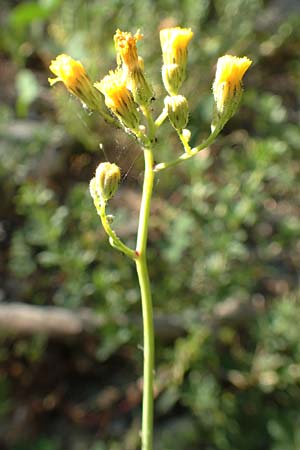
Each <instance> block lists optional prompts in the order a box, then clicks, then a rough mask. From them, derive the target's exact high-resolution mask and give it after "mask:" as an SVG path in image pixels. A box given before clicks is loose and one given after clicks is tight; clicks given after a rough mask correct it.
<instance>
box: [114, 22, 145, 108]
mask: <svg viewBox="0 0 300 450" xmlns="http://www.w3.org/2000/svg"><path fill="white" fill-rule="evenodd" d="M142 38H143V35H142V34H140V33H139V32H137V33H136V34H135V35H134V36H132V34H131V33H127V32H124V31H121V30H117V31H116V34H115V36H114V41H115V47H116V51H117V62H118V64H119V65H120V64H122V72H123V77H124V80H125V81H126V86H127V88H128V89H129V90H130V91H131V92H132V95H133V98H134V100H135V101H136V103H138V104H139V105H146V104H148V103H149V101H150V100H151V98H152V97H153V92H152V89H151V87H150V86H149V84H148V83H147V81H146V78H145V75H144V67H143V61H142V60H141V58H140V57H139V56H138V52H137V48H136V43H137V42H138V41H139V40H141V39H142Z"/></svg>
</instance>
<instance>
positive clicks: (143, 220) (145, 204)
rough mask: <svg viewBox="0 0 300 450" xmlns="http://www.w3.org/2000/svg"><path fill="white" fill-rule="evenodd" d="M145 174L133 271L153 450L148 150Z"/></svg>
mask: <svg viewBox="0 0 300 450" xmlns="http://www.w3.org/2000/svg"><path fill="white" fill-rule="evenodd" d="M144 158H145V174H144V184H143V194H142V202H141V209H140V218H139V227H138V235H137V246H136V255H137V257H136V260H135V262H136V270H137V274H138V279H139V284H140V289H141V298H142V313H143V331H144V345H143V347H144V383H143V417H142V450H152V449H153V379H154V326H153V312H152V298H151V288H150V281H149V275H148V267H147V238H148V224H149V215H150V203H151V197H152V190H153V181H154V172H153V154H152V150H151V149H150V148H144Z"/></svg>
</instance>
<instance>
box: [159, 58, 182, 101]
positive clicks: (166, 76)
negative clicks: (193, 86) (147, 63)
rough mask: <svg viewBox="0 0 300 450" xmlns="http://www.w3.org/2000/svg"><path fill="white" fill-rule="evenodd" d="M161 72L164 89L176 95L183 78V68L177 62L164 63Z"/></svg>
mask: <svg viewBox="0 0 300 450" xmlns="http://www.w3.org/2000/svg"><path fill="white" fill-rule="evenodd" d="M161 73H162V79H163V83H164V86H165V89H166V91H167V92H168V93H169V94H170V95H177V94H178V91H179V89H180V87H181V85H182V83H183V81H184V79H185V70H183V69H182V67H180V66H179V65H178V64H164V65H163V66H162V69H161Z"/></svg>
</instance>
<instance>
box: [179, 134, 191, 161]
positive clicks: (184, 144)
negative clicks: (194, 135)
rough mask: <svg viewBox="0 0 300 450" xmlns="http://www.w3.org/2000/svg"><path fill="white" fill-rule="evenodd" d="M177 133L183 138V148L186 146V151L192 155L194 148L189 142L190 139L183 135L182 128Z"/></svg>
mask: <svg viewBox="0 0 300 450" xmlns="http://www.w3.org/2000/svg"><path fill="white" fill-rule="evenodd" d="M177 134H178V136H179V139H180V140H181V143H182V145H183V148H184V150H185V152H186V153H187V154H188V155H190V154H191V151H192V149H191V147H190V145H189V143H188V140H187V139H186V138H185V136H184V135H183V133H182V130H180V131H177Z"/></svg>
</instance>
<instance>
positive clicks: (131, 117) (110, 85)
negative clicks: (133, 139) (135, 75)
mask: <svg viewBox="0 0 300 450" xmlns="http://www.w3.org/2000/svg"><path fill="white" fill-rule="evenodd" d="M94 86H95V87H96V88H97V89H98V90H99V91H100V92H102V94H104V97H105V103H106V106H107V107H108V108H109V109H110V110H111V111H112V112H113V113H114V114H115V115H116V116H117V117H118V119H119V120H120V121H121V123H122V124H123V125H124V126H125V127H126V128H129V129H131V130H137V129H138V126H139V115H138V111H137V108H136V104H135V102H134V99H133V96H132V93H131V92H130V91H129V89H128V88H127V87H126V83H125V80H124V79H123V76H122V71H121V70H119V69H117V70H116V71H115V72H113V71H110V72H109V74H108V75H106V77H104V78H103V80H101V81H100V82H99V83H95V84H94Z"/></svg>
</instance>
